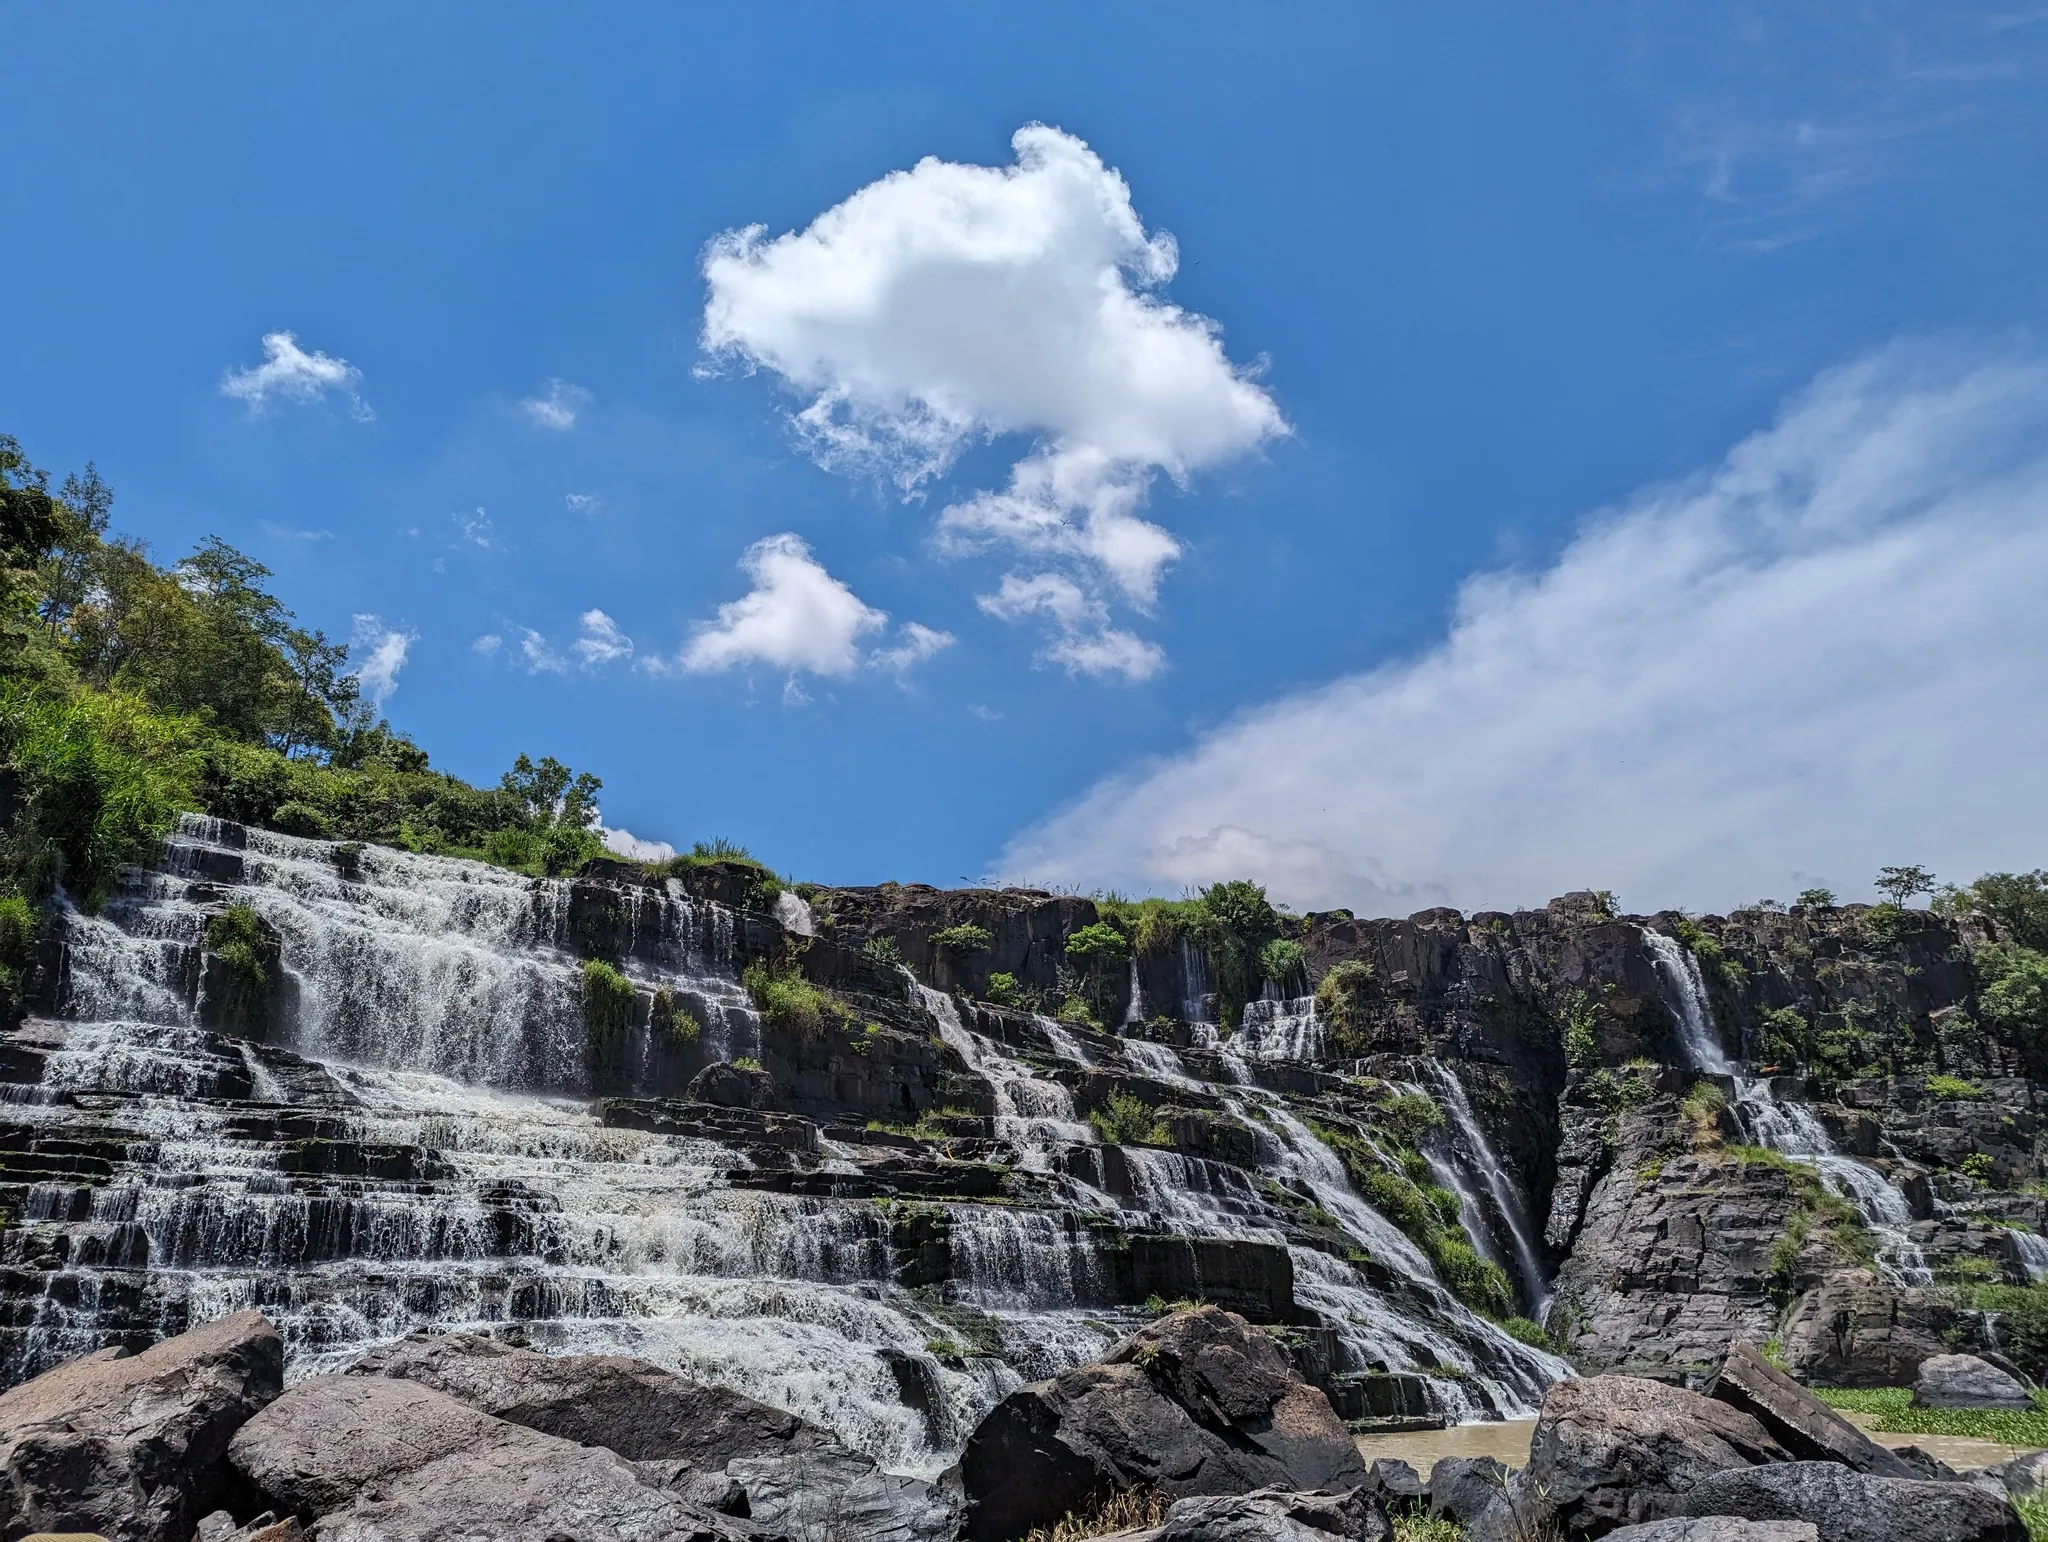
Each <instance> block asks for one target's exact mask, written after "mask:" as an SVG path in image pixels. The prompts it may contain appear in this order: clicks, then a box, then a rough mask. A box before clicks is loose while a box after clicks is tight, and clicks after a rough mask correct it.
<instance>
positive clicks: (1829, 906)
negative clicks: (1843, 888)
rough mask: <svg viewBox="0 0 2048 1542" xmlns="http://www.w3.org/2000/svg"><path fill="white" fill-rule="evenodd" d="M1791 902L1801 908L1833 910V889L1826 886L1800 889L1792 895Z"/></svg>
mask: <svg viewBox="0 0 2048 1542" xmlns="http://www.w3.org/2000/svg"><path fill="white" fill-rule="evenodd" d="M1792 903H1793V904H1795V905H1797V906H1798V907H1799V908H1800V909H1801V910H1833V909H1834V908H1835V891H1834V890H1833V889H1826V888H1812V889H1801V890H1800V891H1799V892H1798V893H1797V894H1795V895H1794V896H1793V897H1792Z"/></svg>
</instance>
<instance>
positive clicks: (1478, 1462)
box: [1429, 1456, 1508, 1526]
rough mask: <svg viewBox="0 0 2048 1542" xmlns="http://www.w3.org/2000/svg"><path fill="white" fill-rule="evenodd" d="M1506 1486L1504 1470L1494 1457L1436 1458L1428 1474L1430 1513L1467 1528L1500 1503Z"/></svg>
mask: <svg viewBox="0 0 2048 1542" xmlns="http://www.w3.org/2000/svg"><path fill="white" fill-rule="evenodd" d="M1507 1482H1508V1470H1507V1468H1506V1467H1504V1466H1502V1465H1501V1463H1500V1462H1499V1461H1497V1460H1496V1459H1495V1458H1493V1457H1490V1456H1445V1457H1439V1458H1438V1459H1437V1463H1436V1465H1435V1466H1434V1467H1432V1468H1431V1469H1430V1471H1429V1513H1430V1514H1431V1515H1441V1516H1445V1517H1447V1518H1448V1519H1450V1520H1454V1521H1456V1522H1457V1523H1458V1524H1459V1525H1461V1526H1469V1525H1471V1524H1472V1522H1473V1521H1475V1520H1477V1519H1478V1518H1479V1517H1480V1516H1482V1515H1484V1514H1485V1513H1486V1512H1487V1511H1488V1510H1491V1509H1492V1508H1493V1507H1494V1506H1495V1505H1497V1504H1499V1503H1500V1501H1501V1496H1502V1495H1504V1494H1505V1493H1506V1492H1507Z"/></svg>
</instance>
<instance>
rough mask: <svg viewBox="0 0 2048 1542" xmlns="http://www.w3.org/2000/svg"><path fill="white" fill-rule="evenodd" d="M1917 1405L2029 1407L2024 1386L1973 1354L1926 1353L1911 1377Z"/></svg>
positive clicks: (1932, 1406) (1922, 1406)
mask: <svg viewBox="0 0 2048 1542" xmlns="http://www.w3.org/2000/svg"><path fill="white" fill-rule="evenodd" d="M1913 1404H1914V1406H1915V1407H1917V1408H2017V1409H2031V1408H2032V1407H2033V1406H2034V1400H2033V1399H2032V1398H2031V1397H2029V1396H2028V1395H2027V1389H2026V1388H2025V1387H2023V1386H2021V1385H2020V1383H2019V1382H2017V1381H2015V1380H2014V1379H2013V1378H2012V1377H2011V1376H2008V1375H2007V1374H2006V1373H2005V1372H2004V1371H2001V1370H2000V1369H1999V1368H1998V1367H1997V1366H1995V1365H1993V1364H1992V1363H1991V1362H1990V1361H1989V1360H1980V1359H1978V1358H1977V1357H1976V1356H1975V1355H1929V1356H1928V1357H1927V1358H1926V1359H1925V1360H1922V1361H1921V1362H1920V1370H1919V1373H1918V1374H1917V1375H1915V1376H1914V1378H1913Z"/></svg>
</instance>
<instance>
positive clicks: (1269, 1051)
mask: <svg viewBox="0 0 2048 1542" xmlns="http://www.w3.org/2000/svg"><path fill="white" fill-rule="evenodd" d="M1224 1053H1225V1054H1228V1055H1233V1056H1237V1057H1239V1058H1243V1059H1248V1060H1319V1059H1321V1058H1322V1053H1323V1025H1322V1024H1321V1023H1320V1022H1318V1021H1317V1019H1316V998H1315V997H1313V996H1300V997H1296V998H1295V999H1293V1000H1291V1001H1287V1000H1281V999H1279V998H1277V997H1270V996H1267V997H1261V998H1260V999H1259V1000H1257V1001H1248V1002H1246V1003H1245V1007H1244V1026H1243V1027H1242V1028H1240V1029H1239V1030H1238V1031H1237V1032H1236V1033H1234V1034H1232V1035H1231V1036H1230V1039H1229V1042H1228V1043H1227V1044H1226V1045H1225V1046H1224Z"/></svg>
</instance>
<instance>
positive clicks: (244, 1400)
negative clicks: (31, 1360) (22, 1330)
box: [0, 1312, 284, 1542]
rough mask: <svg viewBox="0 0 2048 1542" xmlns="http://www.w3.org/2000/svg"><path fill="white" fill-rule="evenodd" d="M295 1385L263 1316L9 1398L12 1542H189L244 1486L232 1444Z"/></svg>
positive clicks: (2, 1454)
mask: <svg viewBox="0 0 2048 1542" xmlns="http://www.w3.org/2000/svg"><path fill="white" fill-rule="evenodd" d="M283 1383H284V1343H283V1341H282V1340H281V1339H279V1338H278V1336H277V1330H276V1329H275V1328H273V1327H271V1326H270V1324H269V1323H267V1322H265V1321H264V1320H263V1317H262V1315H261V1314H260V1313H257V1312H239V1313H237V1314H235V1315H234V1316H232V1317H223V1318H219V1319H217V1320H216V1321H214V1322H210V1323H206V1324H204V1325H202V1326H201V1327H197V1328H194V1329H193V1330H192V1331H191V1332H189V1333H181V1334H179V1335H178V1336H177V1337H176V1338H169V1339H165V1340H164V1341H163V1342H162V1343H161V1344H156V1345H153V1346H152V1347H150V1348H148V1349H145V1350H144V1351H143V1352H142V1353H141V1354H139V1355H123V1354H121V1353H120V1352H119V1351H118V1350H103V1351H101V1352H100V1353H98V1354H92V1355H87V1356H85V1357H84V1358H83V1359H80V1360H73V1361H72V1362H71V1363H70V1364H68V1365H60V1366H58V1367H57V1368H56V1369H55V1370H53V1371H48V1372H45V1373H44V1374H43V1375H41V1376H38V1377H36V1378H35V1380H33V1381H28V1382H24V1383H22V1384H21V1385H20V1386H18V1387H15V1388H13V1389H11V1390H10V1391H8V1392H7V1393H5V1394H4V1395H0V1534H5V1535H7V1536H20V1535H22V1534H23V1533H25V1532H34V1531H56V1532H65V1531H70V1532H103V1533H105V1534H107V1535H109V1536H117V1537H120V1538H122V1539H123V1542H186V1539H187V1538H188V1537H190V1536H191V1535H192V1531H193V1528H194V1526H195V1525H196V1524H197V1523H198V1520H199V1517H200V1516H202V1515H204V1514H206V1513H208V1512H209V1511H211V1510H213V1509H215V1508H216V1507H217V1506H218V1505H219V1503H220V1502H221V1500H222V1499H223V1497H224V1490H225V1489H226V1488H227V1487H228V1486H229V1485H231V1483H232V1481H233V1474H232V1473H231V1472H230V1471H229V1469H228V1468H227V1466H226V1464H225V1462H224V1461H223V1458H224V1457H225V1456H226V1454H227V1449H228V1440H229V1438H230V1437H231V1436H232V1435H233V1434H234V1433H235V1431H236V1430H237V1429H239V1428H240V1427H241V1425H242V1423H243V1422H244V1421H245V1420H247V1419H248V1418H250V1417H251V1416H252V1415H254V1414H255V1413H256V1412H257V1410H259V1409H260V1408H262V1407H263V1406H264V1405H265V1404H266V1403H268V1402H269V1401H270V1400H271V1399H272V1398H274V1397H276V1396H277V1395H278V1392H279V1390H280V1389H281V1388H282V1386H283Z"/></svg>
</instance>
